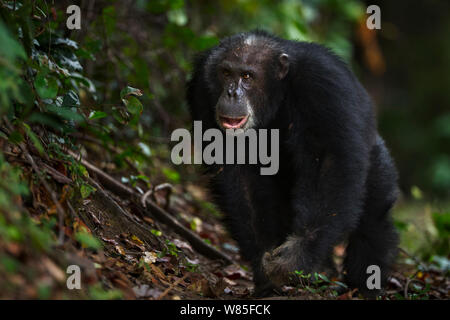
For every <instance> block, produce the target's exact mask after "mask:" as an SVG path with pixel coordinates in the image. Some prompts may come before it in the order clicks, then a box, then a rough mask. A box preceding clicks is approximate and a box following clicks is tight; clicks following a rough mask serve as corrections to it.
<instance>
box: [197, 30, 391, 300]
mask: <svg viewBox="0 0 450 320" xmlns="http://www.w3.org/2000/svg"><path fill="white" fill-rule="evenodd" d="M250 35H252V36H254V37H255V38H256V39H257V43H258V45H260V46H263V47H264V48H270V50H268V52H269V54H271V55H273V56H272V57H268V60H267V61H268V62H267V64H266V65H265V66H264V69H265V70H266V79H265V85H264V88H263V92H264V96H262V97H259V98H258V99H259V100H258V106H257V108H258V109H257V111H256V113H257V114H256V116H257V120H258V121H257V123H256V128H278V129H280V170H279V172H278V173H277V174H276V175H274V176H262V175H260V172H259V168H258V166H251V165H224V166H221V168H220V170H218V169H219V168H217V167H214V168H211V169H212V170H214V171H216V172H218V173H217V174H216V175H215V176H214V177H213V178H212V179H211V183H212V191H213V194H214V195H215V199H216V201H217V204H218V205H219V207H220V209H221V210H222V211H223V212H224V213H225V215H226V217H227V224H228V227H229V230H230V231H231V233H232V235H233V236H234V237H235V239H236V240H237V241H238V243H239V245H240V248H241V253H242V256H243V257H244V258H246V259H248V260H249V261H250V262H251V264H252V267H253V271H254V281H255V285H256V294H266V293H267V289H271V288H272V287H273V285H280V284H281V283H283V282H285V281H286V280H287V278H286V273H288V272H291V271H294V270H304V271H305V272H321V271H326V270H327V269H329V267H330V265H329V264H330V261H331V255H332V252H333V247H334V246H335V245H336V244H338V243H339V242H341V241H343V240H346V239H348V247H347V250H346V258H345V263H344V271H345V273H346V275H345V279H346V281H347V284H348V285H350V286H352V287H357V288H359V289H360V290H361V291H362V292H366V291H367V288H366V279H367V277H368V275H367V274H366V269H367V266H369V265H371V264H376V265H378V266H380V268H381V271H382V283H383V284H384V283H385V281H386V278H387V275H388V273H389V267H390V266H391V264H392V263H393V260H394V258H395V254H396V246H397V234H396V232H395V229H394V227H393V225H392V222H391V219H390V216H389V211H390V209H391V207H392V205H393V204H394V202H395V200H396V197H397V173H396V169H395V167H394V164H393V162H392V159H391V157H390V155H389V153H388V150H387V149H386V146H385V144H384V142H383V140H382V138H381V137H380V136H379V135H378V133H377V130H376V124H375V116H374V111H373V106H372V102H371V100H370V98H369V96H368V94H367V93H366V91H365V90H364V88H363V87H362V86H361V84H360V83H359V82H358V80H357V79H356V77H355V76H354V75H353V73H352V72H351V71H350V70H349V69H348V67H347V66H346V64H345V63H344V62H342V61H341V60H340V59H339V58H338V57H337V56H336V55H334V54H333V53H332V52H330V51H329V50H328V49H326V48H324V47H323V46H320V45H318V44H313V43H305V42H297V41H288V40H284V39H280V38H277V37H274V36H272V35H269V34H267V33H265V32H260V31H256V32H251V33H243V34H238V35H235V36H232V37H230V38H226V39H224V40H223V41H222V42H221V43H220V44H219V45H218V46H217V47H215V48H212V49H210V50H208V51H205V52H204V53H202V54H201V55H200V56H199V57H198V59H197V60H196V63H195V66H194V72H193V77H192V80H191V81H190V82H189V84H188V103H189V105H190V108H191V112H192V116H193V119H194V120H201V121H203V129H207V128H218V125H217V123H216V120H215V110H214V108H215V105H216V102H217V99H218V97H219V95H220V93H221V91H222V90H223V88H222V87H221V86H220V83H219V82H218V79H217V72H216V66H217V64H218V63H219V62H220V60H221V58H222V57H223V56H224V54H226V53H227V52H229V51H230V50H234V49H235V48H237V47H242V46H243V41H244V40H245V39H246V38H247V37H248V36H250ZM281 53H286V54H288V56H289V61H290V66H289V72H288V74H287V75H286V77H285V78H283V79H282V80H278V79H275V73H276V70H275V68H276V58H277V57H278V56H279V54H281Z"/></svg>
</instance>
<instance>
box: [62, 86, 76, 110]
mask: <svg viewBox="0 0 450 320" xmlns="http://www.w3.org/2000/svg"><path fill="white" fill-rule="evenodd" d="M79 105H80V98H78V95H77V94H76V92H75V91H73V90H69V92H67V93H66V94H65V95H64V98H63V102H62V105H61V106H62V107H66V108H71V107H78V106H79Z"/></svg>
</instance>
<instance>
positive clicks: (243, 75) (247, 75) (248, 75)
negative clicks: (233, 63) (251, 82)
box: [241, 72, 251, 80]
mask: <svg viewBox="0 0 450 320" xmlns="http://www.w3.org/2000/svg"><path fill="white" fill-rule="evenodd" d="M241 77H242V79H245V80H248V79H250V77H251V76H250V73H248V72H244V73H243V74H242V76H241Z"/></svg>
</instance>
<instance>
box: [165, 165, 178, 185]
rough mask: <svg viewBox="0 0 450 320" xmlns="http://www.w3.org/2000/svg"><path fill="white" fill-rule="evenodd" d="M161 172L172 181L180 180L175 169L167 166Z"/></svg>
mask: <svg viewBox="0 0 450 320" xmlns="http://www.w3.org/2000/svg"><path fill="white" fill-rule="evenodd" d="M162 172H163V174H164V175H165V176H166V178H167V179H169V180H170V181H172V182H175V183H178V182H179V181H180V174H179V173H178V172H176V171H175V170H172V169H169V168H163V169H162Z"/></svg>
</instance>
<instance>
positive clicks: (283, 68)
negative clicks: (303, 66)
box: [278, 53, 289, 80]
mask: <svg viewBox="0 0 450 320" xmlns="http://www.w3.org/2000/svg"><path fill="white" fill-rule="evenodd" d="M278 61H279V62H280V64H279V68H278V78H279V79H280V80H281V79H283V78H284V77H285V76H286V75H287V73H288V71H289V56H288V55H287V54H286V53H282V54H280V56H279V57H278Z"/></svg>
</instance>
